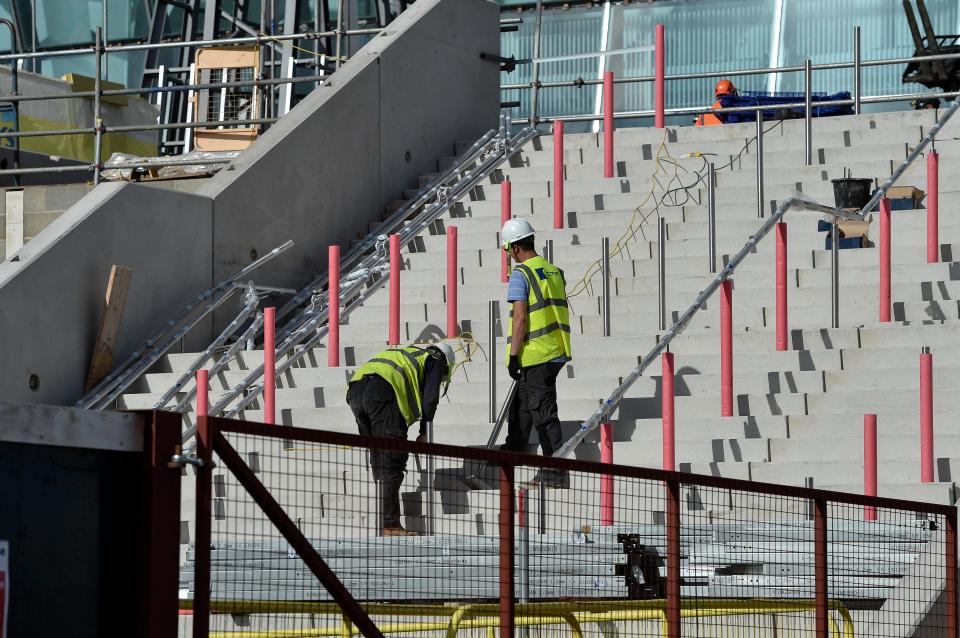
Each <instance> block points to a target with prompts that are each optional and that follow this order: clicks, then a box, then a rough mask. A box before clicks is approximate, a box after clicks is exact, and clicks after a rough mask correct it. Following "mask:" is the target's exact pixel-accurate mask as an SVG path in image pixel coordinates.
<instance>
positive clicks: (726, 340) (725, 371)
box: [720, 279, 733, 416]
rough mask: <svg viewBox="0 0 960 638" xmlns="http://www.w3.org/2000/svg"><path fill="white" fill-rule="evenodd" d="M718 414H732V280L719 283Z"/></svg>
mask: <svg viewBox="0 0 960 638" xmlns="http://www.w3.org/2000/svg"><path fill="white" fill-rule="evenodd" d="M720 416H733V281H732V280H730V279H727V280H725V281H724V282H723V283H721V284H720Z"/></svg>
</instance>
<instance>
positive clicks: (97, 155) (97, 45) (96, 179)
mask: <svg viewBox="0 0 960 638" xmlns="http://www.w3.org/2000/svg"><path fill="white" fill-rule="evenodd" d="M101 37H102V29H101V27H97V31H96V35H95V37H94V49H93V50H94V69H95V71H94V73H95V75H94V78H93V130H94V131H95V134H94V139H93V184H94V186H96V185H97V184H99V183H100V171H101V169H102V168H103V114H102V112H101V109H102V108H103V92H102V80H101V78H102V77H103V46H102V43H101Z"/></svg>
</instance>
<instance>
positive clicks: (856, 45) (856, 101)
mask: <svg viewBox="0 0 960 638" xmlns="http://www.w3.org/2000/svg"><path fill="white" fill-rule="evenodd" d="M860 67H861V65H860V26H859V25H858V26H855V27H853V112H854V113H855V114H856V115H860V91H861V88H860Z"/></svg>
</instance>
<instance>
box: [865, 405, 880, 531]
mask: <svg viewBox="0 0 960 638" xmlns="http://www.w3.org/2000/svg"><path fill="white" fill-rule="evenodd" d="M863 493H864V495H865V496H876V495H877V415H876V414H864V415H863ZM863 520H865V521H875V520H877V508H876V507H875V506H873V505H867V506H866V507H864V508H863Z"/></svg>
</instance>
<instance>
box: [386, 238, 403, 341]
mask: <svg viewBox="0 0 960 638" xmlns="http://www.w3.org/2000/svg"><path fill="white" fill-rule="evenodd" d="M389 241H390V326H389V328H388V331H387V332H388V335H389V336H388V337H387V345H391V346H398V345H400V235H390V240H389Z"/></svg>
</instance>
